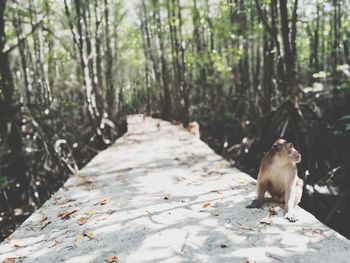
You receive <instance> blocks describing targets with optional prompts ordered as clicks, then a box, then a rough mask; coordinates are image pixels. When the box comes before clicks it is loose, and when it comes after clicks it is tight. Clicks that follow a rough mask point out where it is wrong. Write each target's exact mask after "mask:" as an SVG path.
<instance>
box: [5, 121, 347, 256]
mask: <svg viewBox="0 0 350 263" xmlns="http://www.w3.org/2000/svg"><path fill="white" fill-rule="evenodd" d="M139 119H140V117H138V116H134V117H130V119H129V120H130V122H131V123H133V122H134V123H135V124H131V125H130V130H132V131H135V134H136V135H135V137H134V135H133V133H132V132H130V133H128V134H127V136H125V137H123V139H122V140H120V141H118V142H117V144H119V147H111V148H109V149H108V150H105V151H103V152H101V153H100V154H99V155H98V156H97V157H95V158H94V159H93V160H92V162H91V163H89V165H88V166H87V167H85V168H84V169H82V170H81V171H79V172H78V173H77V174H76V175H75V176H73V177H71V178H70V179H69V180H68V181H67V182H66V184H65V185H64V187H63V188H62V189H61V190H60V191H59V192H57V193H56V194H55V195H54V196H53V197H52V199H51V200H49V201H48V202H46V203H45V204H44V205H43V207H42V209H39V210H38V211H37V212H36V213H34V214H33V215H32V216H31V217H30V218H29V219H28V220H27V221H25V223H24V224H23V226H22V227H21V228H19V229H18V230H17V231H16V232H15V233H14V234H13V235H12V236H11V237H10V238H9V239H8V240H7V241H5V242H4V243H2V244H1V245H0V253H1V257H0V259H3V258H6V257H23V256H26V257H27V258H26V259H25V260H24V262H26V261H28V262H31V261H33V260H34V259H35V260H39V261H42V262H44V261H45V262H50V261H59V260H62V261H65V262H85V261H93V262H101V261H103V259H104V258H106V257H108V256H118V258H119V259H120V261H121V262H155V261H156V262H158V261H167V262H184V261H186V262H225V261H228V262H242V261H243V260H245V259H249V260H250V261H254V260H256V261H258V262H273V261H275V260H282V259H283V261H284V260H285V259H288V258H289V257H292V256H293V257H294V256H299V255H302V256H303V257H305V258H312V257H313V256H314V253H316V252H317V253H322V255H326V254H325V253H327V251H328V249H326V247H328V246H330V245H329V243H328V240H332V245H331V246H330V247H329V249H331V247H332V246H335V245H337V246H338V248H339V247H341V248H340V253H344V254H346V253H348V252H347V250H346V248H345V246H346V244H347V241H345V239H344V238H342V237H341V236H340V235H339V234H337V233H335V232H334V231H333V230H331V229H329V228H327V227H326V226H324V225H322V224H321V223H320V222H318V221H317V220H316V219H315V218H314V217H313V216H312V215H310V214H309V213H307V212H305V211H304V210H302V209H301V208H297V211H296V212H297V215H298V217H299V221H298V222H296V223H294V224H293V223H290V222H288V221H287V220H285V219H284V218H283V216H284V211H283V209H280V211H278V214H277V215H274V216H273V217H272V221H271V223H270V225H266V224H261V223H260V220H262V219H263V218H264V217H266V216H268V215H269V212H268V211H267V210H268V209H267V208H268V207H269V206H271V205H278V204H273V203H267V204H265V205H264V207H263V209H246V208H245V206H246V205H247V204H249V203H250V202H251V200H252V199H253V198H254V197H255V183H254V181H253V180H252V179H251V178H250V177H249V176H248V175H246V174H244V173H241V172H239V171H238V170H237V169H235V168H231V167H230V166H229V164H228V163H227V162H226V161H224V160H223V159H222V158H220V157H218V156H217V155H216V154H215V153H214V152H213V151H212V150H210V149H209V148H208V147H207V146H206V145H205V144H204V143H203V142H201V141H199V139H198V138H196V137H193V136H192V135H190V134H189V133H188V132H187V131H185V130H184V129H181V128H179V127H176V126H173V125H170V124H169V123H167V122H161V128H160V130H158V129H154V127H156V121H155V120H153V119H150V118H146V121H144V122H136V121H138V120H139ZM133 125H135V126H133ZM143 127H144V129H143ZM138 129H140V130H145V131H147V130H149V131H152V132H149V133H142V134H141V133H138ZM136 138H137V142H136ZM183 138H186V140H183ZM130 141H133V143H129V142H130ZM75 209H76V211H75ZM62 211H68V212H69V211H71V214H70V215H67V218H66V219H61V218H59V217H58V216H57V215H58V214H59V213H60V212H62ZM45 218H48V219H47V220H49V221H50V224H48V225H45V224H44V225H43V222H44V221H45ZM81 218H83V220H82V221H81V224H78V222H79V220H78V219H81ZM87 231H90V232H87ZM321 248H322V250H321ZM341 251H342V252H341ZM305 262H309V261H307V260H306V261H305Z"/></svg>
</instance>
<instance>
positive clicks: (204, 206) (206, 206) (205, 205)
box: [202, 203, 210, 209]
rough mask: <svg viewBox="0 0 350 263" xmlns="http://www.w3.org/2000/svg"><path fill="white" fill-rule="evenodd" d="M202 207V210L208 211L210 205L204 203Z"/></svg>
mask: <svg viewBox="0 0 350 263" xmlns="http://www.w3.org/2000/svg"><path fill="white" fill-rule="evenodd" d="M202 207H203V209H208V208H209V207H210V203H204V204H203V205H202Z"/></svg>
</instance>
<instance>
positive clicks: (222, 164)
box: [215, 163, 225, 169]
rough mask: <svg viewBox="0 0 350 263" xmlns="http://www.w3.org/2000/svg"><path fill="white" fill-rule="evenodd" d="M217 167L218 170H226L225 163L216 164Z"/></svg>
mask: <svg viewBox="0 0 350 263" xmlns="http://www.w3.org/2000/svg"><path fill="white" fill-rule="evenodd" d="M215 167H216V169H222V168H225V164H224V163H216V164H215Z"/></svg>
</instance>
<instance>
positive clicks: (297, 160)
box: [291, 152, 301, 163]
mask: <svg viewBox="0 0 350 263" xmlns="http://www.w3.org/2000/svg"><path fill="white" fill-rule="evenodd" d="M291 157H292V159H293V162H295V163H300V161H301V154H300V153H298V152H294V153H293V154H292V156H291Z"/></svg>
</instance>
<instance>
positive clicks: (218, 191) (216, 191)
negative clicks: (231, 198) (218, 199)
mask: <svg viewBox="0 0 350 263" xmlns="http://www.w3.org/2000/svg"><path fill="white" fill-rule="evenodd" d="M211 192H212V193H217V194H219V195H220V194H222V193H221V191H220V190H213V191H211Z"/></svg>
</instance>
